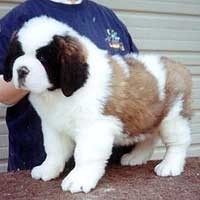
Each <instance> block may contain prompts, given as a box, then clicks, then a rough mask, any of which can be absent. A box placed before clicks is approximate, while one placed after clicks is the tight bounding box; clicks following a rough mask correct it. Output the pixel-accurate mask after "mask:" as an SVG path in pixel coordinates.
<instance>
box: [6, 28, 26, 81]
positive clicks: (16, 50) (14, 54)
mask: <svg viewBox="0 0 200 200" xmlns="http://www.w3.org/2000/svg"><path fill="white" fill-rule="evenodd" d="M23 54H24V53H23V51H22V47H21V44H20V42H19V41H18V38H17V32H14V33H13V35H12V37H11V41H10V44H9V47H8V53H7V56H6V58H5V60H4V66H5V68H4V73H3V78H4V80H5V81H7V82H9V81H11V80H12V69H13V64H14V62H15V60H16V59H17V58H18V57H19V56H22V55H23Z"/></svg>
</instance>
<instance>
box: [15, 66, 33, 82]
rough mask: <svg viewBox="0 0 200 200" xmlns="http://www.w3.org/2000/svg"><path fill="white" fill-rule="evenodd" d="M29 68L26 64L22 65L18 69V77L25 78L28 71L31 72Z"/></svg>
mask: <svg viewBox="0 0 200 200" xmlns="http://www.w3.org/2000/svg"><path fill="white" fill-rule="evenodd" d="M29 72H30V71H29V69H28V68H27V67H25V66H23V67H20V68H19V69H18V70H17V73H18V79H24V78H25V77H26V76H27V75H28V73H29Z"/></svg>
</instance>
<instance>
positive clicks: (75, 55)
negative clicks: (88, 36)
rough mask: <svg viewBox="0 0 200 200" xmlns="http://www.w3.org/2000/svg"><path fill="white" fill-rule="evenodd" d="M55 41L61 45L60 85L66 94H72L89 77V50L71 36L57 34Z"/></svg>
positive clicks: (59, 54)
mask: <svg viewBox="0 0 200 200" xmlns="http://www.w3.org/2000/svg"><path fill="white" fill-rule="evenodd" d="M54 41H55V42H56V44H57V45H58V47H59V53H58V57H59V60H60V65H61V68H60V72H61V73H60V86H61V89H62V92H63V94H64V95H65V96H71V95H72V94H73V93H74V92H75V91H76V90H77V89H79V88H81V87H82V86H83V85H84V84H85V82H86V80H87V78H88V64H87V51H86V49H85V48H84V47H83V45H82V44H81V43H80V42H79V41H78V40H77V39H76V38H74V37H71V36H65V37H62V36H55V37H54Z"/></svg>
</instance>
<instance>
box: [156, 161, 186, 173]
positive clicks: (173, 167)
mask: <svg viewBox="0 0 200 200" xmlns="http://www.w3.org/2000/svg"><path fill="white" fill-rule="evenodd" d="M183 167H184V164H182V163H171V162H167V161H165V160H163V161H162V162H161V163H159V164H158V165H157V166H156V167H155V169H154V171H155V173H156V174H157V175H158V176H178V175H180V174H181V172H183Z"/></svg>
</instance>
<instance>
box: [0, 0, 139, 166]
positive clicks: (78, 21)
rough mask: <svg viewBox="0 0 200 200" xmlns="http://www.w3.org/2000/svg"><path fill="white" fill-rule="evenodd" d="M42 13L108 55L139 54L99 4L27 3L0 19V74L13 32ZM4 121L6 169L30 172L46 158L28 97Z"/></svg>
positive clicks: (43, 0) (31, 0)
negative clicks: (5, 129)
mask: <svg viewBox="0 0 200 200" xmlns="http://www.w3.org/2000/svg"><path fill="white" fill-rule="evenodd" d="M44 14H45V15H47V16H50V17H53V18H55V19H57V20H59V21H62V22H64V23H67V24H68V25H70V26H71V27H73V28H74V29H75V30H76V31H78V32H79V33H80V34H82V35H85V36H87V37H89V38H90V39H91V40H92V41H93V42H94V43H95V44H96V45H97V46H98V47H99V48H101V49H107V50H108V51H109V53H111V54H121V55H125V54H127V53H130V52H135V53H137V52H138V50H137V48H136V47H135V45H134V44H133V42H132V40H131V37H130V35H129V33H128V31H127V29H126V27H125V26H124V24H123V23H122V22H121V21H119V19H118V18H117V17H116V15H115V14H114V13H113V11H111V10H110V9H108V8H106V7H104V6H102V5H99V4H97V3H94V2H92V1H88V0H83V2H82V3H81V4H76V5H67V4H62V3H55V2H52V1H50V0H28V1H26V2H25V3H23V4H21V5H19V6H18V7H16V8H15V9H13V10H12V11H11V12H10V13H9V14H7V15H6V16H5V17H4V18H2V19H1V20H0V38H1V39H0V74H2V73H3V70H4V65H3V61H4V58H5V56H6V53H7V48H8V43H9V40H10V38H11V36H12V33H13V32H14V31H16V30H19V29H20V27H21V26H22V25H23V24H24V22H25V21H27V20H29V19H30V18H33V17H35V16H40V15H44ZM41 31H42V30H41ZM30 34H31V33H30ZM38 34H39V33H38ZM30 42H31V41H30ZM6 121H7V125H8V129H9V162H8V170H17V169H31V168H33V167H34V166H36V165H39V164H41V163H42V161H43V160H44V159H45V156H46V155H45V152H44V147H43V138H42V132H41V122H40V118H39V117H38V115H37V113H36V112H35V111H34V109H33V107H32V106H31V105H30V103H29V101H28V99H27V97H25V98H24V99H22V100H21V101H20V102H19V103H18V104H17V105H15V106H13V107H11V108H8V109H7V116H6Z"/></svg>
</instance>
